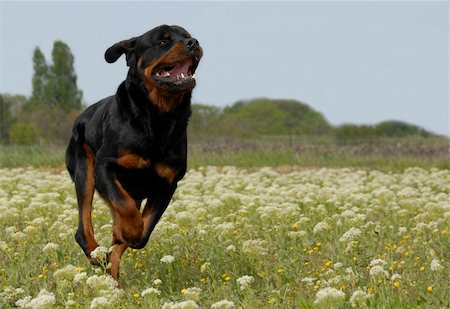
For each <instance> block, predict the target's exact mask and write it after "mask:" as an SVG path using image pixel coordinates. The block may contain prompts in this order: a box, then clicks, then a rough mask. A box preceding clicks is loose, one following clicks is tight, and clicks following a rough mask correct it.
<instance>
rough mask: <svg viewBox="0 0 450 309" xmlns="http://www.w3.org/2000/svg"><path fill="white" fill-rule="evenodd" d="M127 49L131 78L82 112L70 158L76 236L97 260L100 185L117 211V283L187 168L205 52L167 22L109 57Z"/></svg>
mask: <svg viewBox="0 0 450 309" xmlns="http://www.w3.org/2000/svg"><path fill="white" fill-rule="evenodd" d="M122 54H125V56H126V63H127V66H128V67H129V69H128V74H127V77H126V79H125V81H123V82H122V83H121V84H120V86H119V87H118V90H117V92H116V94H115V95H113V96H110V97H107V98H105V99H103V100H101V101H99V102H97V103H95V104H93V105H91V106H89V107H88V108H87V109H86V110H85V111H84V112H83V113H81V115H80V116H78V118H77V119H76V120H75V122H74V125H73V131H72V136H71V139H70V142H69V145H68V147H67V150H66V156H65V159H66V166H67V170H68V171H69V173H70V176H71V178H72V180H73V181H74V183H75V189H76V195H77V201H78V210H79V221H78V229H77V232H76V234H75V239H76V241H77V243H78V244H79V245H80V247H81V248H82V249H83V251H84V253H85V254H86V256H87V257H88V259H89V260H90V262H91V263H92V264H98V263H99V261H98V260H97V259H95V258H92V257H91V252H92V251H93V250H94V249H95V248H96V247H97V246H98V243H97V241H96V240H95V237H94V230H93V227H92V220H91V212H92V199H93V195H94V190H95V189H97V191H98V192H99V194H100V196H101V197H102V198H103V199H104V200H105V201H106V202H107V204H108V205H109V208H110V210H111V214H112V219H113V227H112V234H113V251H112V252H111V253H109V254H108V256H107V260H108V261H109V262H110V263H111V267H110V268H109V273H110V274H111V276H112V277H113V278H114V279H116V280H118V277H119V264H120V259H121V257H122V254H123V253H124V251H125V250H126V249H127V248H128V247H131V248H136V249H141V248H143V247H144V246H145V245H146V244H147V242H148V239H149V237H150V234H151V233H152V231H153V229H154V228H155V225H156V224H157V223H158V221H159V219H160V218H161V216H162V214H163V213H164V211H165V210H166V208H167V206H168V205H169V202H170V200H171V198H172V195H173V193H174V191H175V189H176V187H177V182H178V181H179V180H180V179H181V178H183V176H184V174H185V172H186V157H187V136H186V128H187V125H188V119H189V116H190V114H191V94H192V90H193V89H194V87H195V84H196V80H195V75H194V73H195V70H196V68H197V66H198V64H199V61H200V59H201V58H202V56H203V50H202V48H201V47H200V45H199V42H198V41H197V40H196V39H195V38H193V37H191V35H190V34H189V33H188V32H187V31H186V30H185V29H183V28H182V27H179V26H168V25H162V26H159V27H156V28H154V29H152V30H150V31H148V32H146V33H145V34H143V35H141V36H138V37H133V38H131V39H128V40H124V41H121V42H118V43H116V44H114V45H113V46H111V47H110V48H108V49H107V50H106V52H105V60H106V61H107V62H108V63H113V62H115V61H116V60H117V59H119V58H120V56H121V55H122ZM144 200H146V203H145V207H143V209H142V210H141V204H142V202H143V201H144Z"/></svg>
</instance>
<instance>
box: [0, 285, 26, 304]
mask: <svg viewBox="0 0 450 309" xmlns="http://www.w3.org/2000/svg"><path fill="white" fill-rule="evenodd" d="M24 293H25V291H24V290H23V289H22V288H14V287H12V286H7V287H5V288H4V289H3V291H2V292H1V293H0V299H2V300H3V301H4V302H6V303H9V304H11V305H14V303H15V302H16V301H17V300H18V299H19V297H20V296H21V295H23V294H24Z"/></svg>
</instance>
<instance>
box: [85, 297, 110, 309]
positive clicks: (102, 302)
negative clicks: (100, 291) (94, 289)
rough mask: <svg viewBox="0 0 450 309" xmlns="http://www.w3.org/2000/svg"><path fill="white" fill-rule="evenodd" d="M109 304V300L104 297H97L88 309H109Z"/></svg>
mask: <svg viewBox="0 0 450 309" xmlns="http://www.w3.org/2000/svg"><path fill="white" fill-rule="evenodd" d="M110 307H111V302H110V301H109V299H108V298H107V297H105V296H99V297H95V298H94V299H93V300H92V301H91V304H90V306H89V308H90V309H97V308H110Z"/></svg>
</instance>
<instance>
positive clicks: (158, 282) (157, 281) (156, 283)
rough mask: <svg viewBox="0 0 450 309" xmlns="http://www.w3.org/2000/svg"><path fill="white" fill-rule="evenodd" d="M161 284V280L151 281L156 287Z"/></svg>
mask: <svg viewBox="0 0 450 309" xmlns="http://www.w3.org/2000/svg"><path fill="white" fill-rule="evenodd" d="M161 284H162V281H161V279H155V280H154V281H153V285H156V286H158V285H161Z"/></svg>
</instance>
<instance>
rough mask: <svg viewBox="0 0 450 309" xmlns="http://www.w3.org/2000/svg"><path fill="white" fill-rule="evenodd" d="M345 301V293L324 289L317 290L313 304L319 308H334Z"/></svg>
mask: <svg viewBox="0 0 450 309" xmlns="http://www.w3.org/2000/svg"><path fill="white" fill-rule="evenodd" d="M344 299H345V293H344V292H342V291H340V290H337V289H335V288H330V287H328V288H324V289H322V290H319V291H318V292H317V294H316V299H315V300H314V303H315V304H317V305H320V306H330V305H333V306H336V307H339V304H340V303H342V302H343V301H344Z"/></svg>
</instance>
